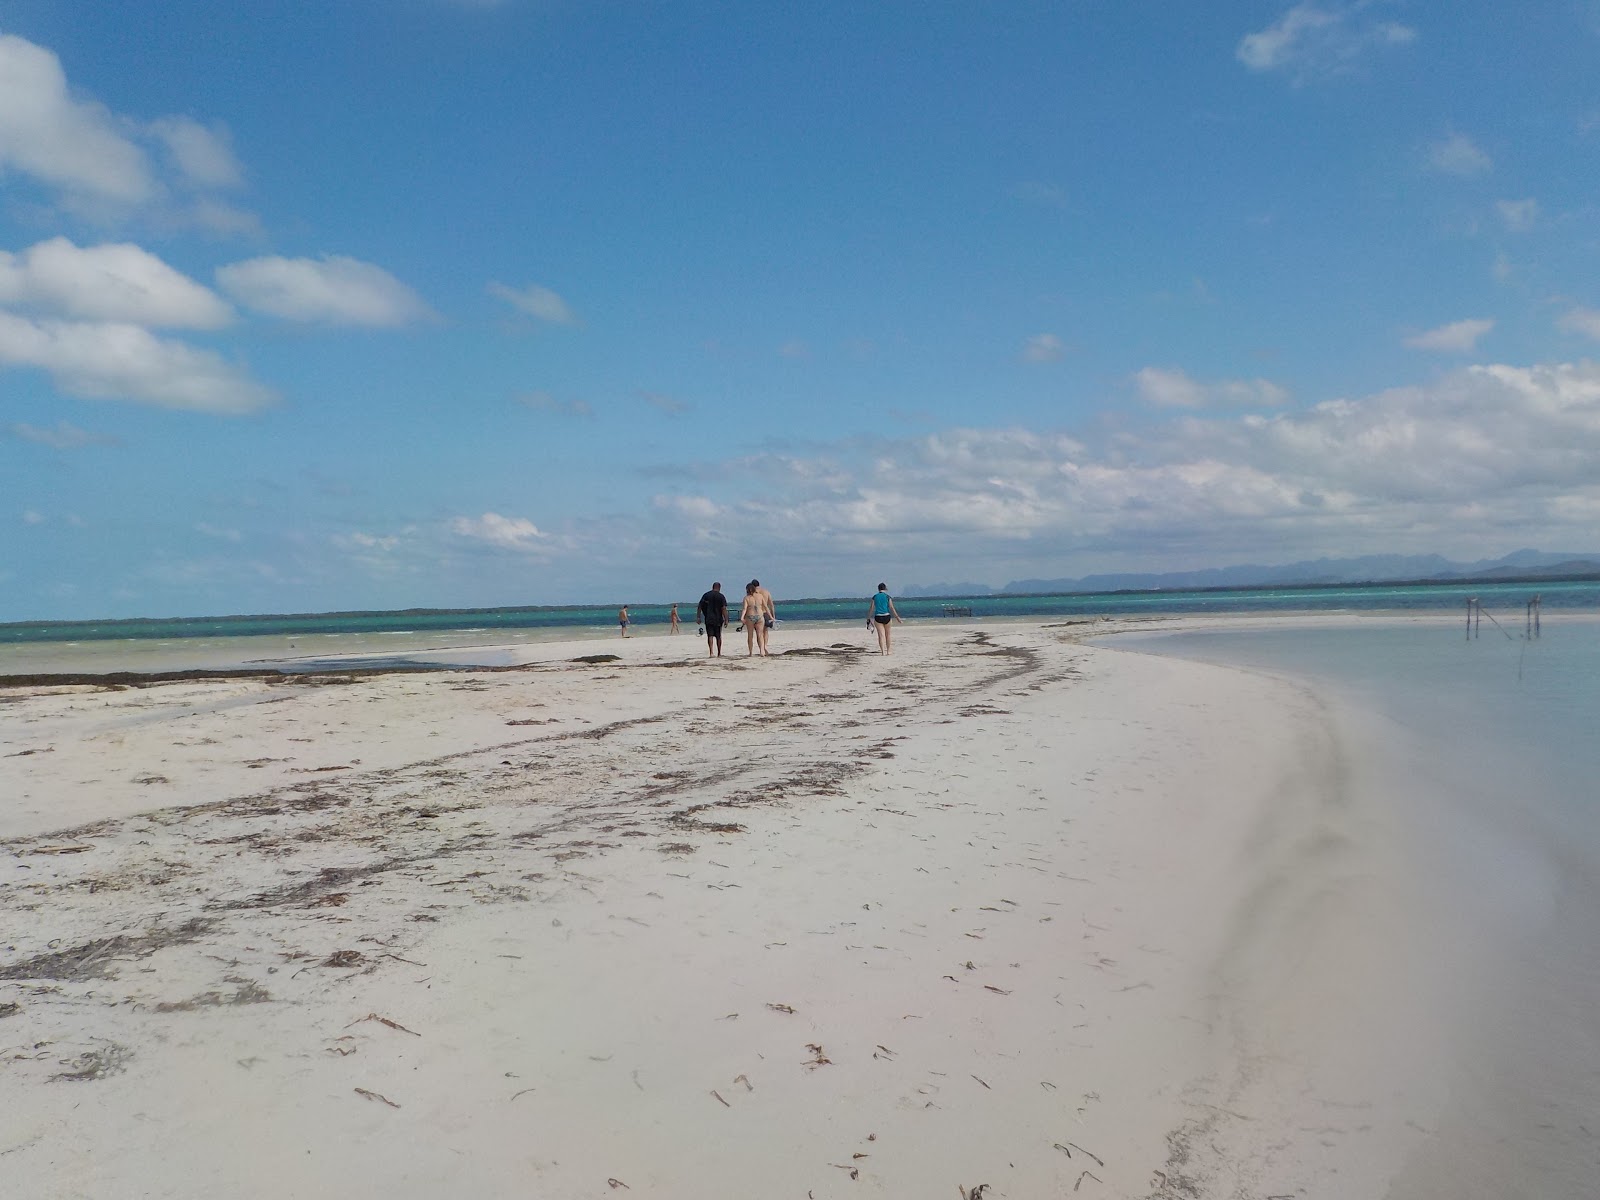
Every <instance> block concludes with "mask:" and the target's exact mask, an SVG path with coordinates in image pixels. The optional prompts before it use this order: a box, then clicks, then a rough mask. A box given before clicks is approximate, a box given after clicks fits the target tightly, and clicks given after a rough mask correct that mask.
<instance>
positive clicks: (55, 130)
mask: <svg viewBox="0 0 1600 1200" xmlns="http://www.w3.org/2000/svg"><path fill="white" fill-rule="evenodd" d="M0 170H13V171H18V172H21V173H22V174H24V175H29V176H32V177H33V178H35V179H38V180H40V181H41V182H43V183H46V184H48V185H50V186H51V187H55V188H60V189H61V190H63V191H66V192H68V193H75V194H79V195H84V196H88V197H92V198H95V199H99V200H109V201H115V202H118V203H123V204H139V203H143V202H145V201H148V200H150V199H151V198H153V197H154V195H155V194H156V181H155V177H154V174H153V173H152V171H151V169H150V163H149V160H148V158H147V156H146V155H145V152H144V151H143V150H142V149H141V148H140V147H139V146H138V145H137V144H136V143H134V142H133V141H131V140H130V139H129V138H128V137H126V136H125V135H124V133H123V132H122V131H121V129H119V127H118V122H117V120H116V118H115V117H114V116H112V114H111V113H109V112H108V111H106V109H104V108H103V107H101V106H100V105H98V104H94V103H92V102H89V101H84V100H78V99H75V98H74V97H73V96H72V95H71V94H70V93H69V92H68V90H67V77H66V72H64V71H63V70H62V69H61V60H60V59H58V58H57V57H56V56H55V55H54V54H53V53H51V52H50V51H49V50H46V49H45V48H44V47H43V46H36V45H34V44H33V43H32V42H29V41H25V40H23V39H22V38H19V37H14V36H10V35H0Z"/></svg>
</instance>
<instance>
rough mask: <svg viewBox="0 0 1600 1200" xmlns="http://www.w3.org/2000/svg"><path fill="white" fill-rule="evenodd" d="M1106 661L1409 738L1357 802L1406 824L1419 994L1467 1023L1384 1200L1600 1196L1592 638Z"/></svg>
mask: <svg viewBox="0 0 1600 1200" xmlns="http://www.w3.org/2000/svg"><path fill="white" fill-rule="evenodd" d="M1106 644H1108V645H1111V646H1114V647H1116V648H1119V649H1137V650H1140V651H1146V652H1154V653H1160V654H1163V655H1173V656H1177V657H1183V658H1191V659H1196V660H1200V661H1206V662H1213V663H1219V664H1223V665H1232V666H1242V667H1246V668H1249V669H1254V670H1261V671H1266V672H1269V673H1272V674H1277V675H1284V676H1289V677H1292V678H1295V679H1298V680H1302V681H1306V682H1309V683H1310V684H1311V685H1312V686H1313V688H1314V689H1315V690H1317V691H1318V692H1320V693H1322V694H1323V695H1326V696H1329V697H1330V698H1333V699H1334V700H1335V701H1336V702H1337V703H1338V704H1341V705H1347V706H1352V708H1353V709H1354V710H1355V711H1359V712H1361V713H1364V714H1368V715H1369V716H1370V717H1372V718H1374V719H1375V720H1376V721H1378V722H1382V723H1384V724H1386V725H1388V726H1389V727H1391V728H1393V729H1396V730H1398V731H1400V732H1401V733H1402V734H1403V737H1402V738H1401V739H1400V742H1399V743H1398V744H1399V745H1402V746H1404V747H1405V748H1406V754H1405V761H1403V762H1400V763H1398V764H1389V765H1387V766H1386V768H1385V772H1386V773H1385V774H1383V775H1381V776H1380V778H1382V779H1383V780H1385V781H1386V782H1385V783H1383V785H1382V786H1381V788H1380V794H1378V795H1374V796H1370V797H1367V798H1366V799H1367V800H1369V801H1371V802H1374V803H1378V804H1382V805H1384V806H1386V808H1387V810H1388V811H1389V812H1391V813H1393V814H1394V815H1396V816H1397V817H1398V818H1399V827H1401V828H1403V829H1405V830H1406V831H1407V840H1408V843H1409V844H1408V846H1407V848H1406V857H1405V859H1404V861H1405V862H1406V863H1407V869H1408V870H1409V871H1411V872H1414V873H1415V876H1416V880H1417V882H1418V883H1419V885H1420V889H1421V892H1422V893H1423V894H1426V895H1427V896H1429V897H1431V905H1432V908H1433V911H1432V912H1431V913H1430V914H1429V915H1428V917H1427V918H1426V920H1427V922H1428V928H1429V929H1430V931H1431V934H1432V936H1433V941H1432V943H1431V944H1430V945H1428V946H1427V947H1426V948H1425V949H1424V951H1423V954H1422V957H1423V959H1425V961H1419V962H1417V963H1416V964H1415V966H1416V972H1417V974H1416V976H1415V979H1416V980H1421V979H1423V978H1424V977H1425V976H1428V975H1430V974H1431V975H1432V977H1433V979H1434V981H1435V982H1437V981H1438V980H1439V979H1444V980H1446V981H1447V982H1448V984H1449V986H1450V987H1453V988H1455V989H1457V991H1458V993H1462V994H1458V995H1457V996H1456V997H1455V998H1454V1000H1453V1001H1452V1002H1453V1003H1459V1007H1460V1009H1461V1010H1462V1011H1463V1012H1466V1013H1467V1014H1469V1015H1468V1017H1467V1018H1466V1019H1465V1020H1464V1021H1462V1023H1461V1026H1460V1028H1459V1030H1458V1031H1456V1033H1455V1034H1454V1035H1453V1044H1452V1045H1451V1047H1450V1050H1449V1053H1448V1056H1447V1057H1448V1061H1444V1060H1443V1059H1441V1060H1440V1061H1438V1062H1437V1063H1435V1064H1434V1066H1435V1069H1437V1070H1438V1072H1439V1074H1440V1078H1441V1079H1442V1080H1443V1079H1448V1086H1447V1087H1446V1088H1444V1089H1443V1090H1445V1091H1446V1092H1447V1093H1448V1096H1449V1099H1448V1101H1447V1102H1446V1103H1445V1104H1444V1105H1443V1107H1442V1109H1441V1111H1440V1112H1439V1113H1438V1114H1437V1120H1436V1123H1435V1124H1434V1125H1433V1126H1432V1127H1431V1128H1429V1130H1428V1131H1427V1136H1426V1138H1424V1139H1423V1140H1422V1141H1421V1142H1420V1143H1419V1144H1418V1146H1417V1147H1416V1148H1415V1149H1414V1150H1413V1151H1412V1152H1411V1153H1410V1154H1409V1157H1408V1159H1407V1161H1406V1162H1405V1164H1404V1166H1403V1167H1402V1169H1401V1170H1400V1171H1399V1172H1398V1173H1397V1174H1396V1175H1395V1176H1394V1177H1393V1179H1392V1182H1391V1189H1390V1190H1389V1191H1388V1192H1387V1193H1386V1194H1387V1195H1388V1196H1389V1197H1391V1198H1392V1200H1445V1198H1446V1197H1448V1198H1449V1200H1461V1198H1472V1197H1483V1198H1484V1200H1489V1198H1491V1197H1493V1198H1496V1200H1502V1198H1506V1197H1520V1196H1527V1197H1539V1198H1541V1200H1545V1198H1551V1200H1554V1198H1564V1197H1573V1198H1577V1197H1591V1196H1594V1195H1597V1194H1600V1183H1597V1180H1600V795H1597V793H1600V738H1597V737H1596V729H1597V728H1600V621H1596V620H1593V619H1588V618H1578V617H1575V616H1568V617H1564V618H1562V619H1559V620H1550V619H1546V620H1545V621H1544V622H1543V628H1542V633H1541V636H1539V637H1537V638H1530V637H1528V636H1526V633H1525V629H1524V627H1523V626H1522V624H1521V623H1517V624H1514V625H1508V626H1507V627H1506V628H1503V629H1502V628H1499V627H1495V626H1492V625H1491V623H1490V622H1487V621H1486V622H1484V623H1483V625H1482V626H1481V627H1480V629H1479V631H1478V636H1477V637H1475V638H1472V639H1468V638H1467V637H1465V636H1464V630H1463V627H1462V624H1461V622H1460V621H1459V620H1446V619H1445V618H1443V617H1441V618H1440V619H1439V620H1438V621H1437V622H1416V621H1412V622H1408V623H1404V624H1399V623H1397V624H1393V625H1387V626H1384V625H1369V624H1363V625H1361V626H1360V627H1354V628H1294V629H1290V628H1271V627H1262V628H1251V629H1233V630H1196V631H1188V632H1181V633H1173V634H1163V635H1144V634H1130V635H1127V636H1124V637H1116V638H1113V639H1108V640H1107V642H1106ZM1358 746H1359V742H1358ZM1358 752H1359V750H1358ZM1469 962H1470V964H1471V967H1470V969H1466V968H1464V966H1463V964H1466V963H1469ZM1404 983H1405V981H1404V980H1385V981H1375V986H1401V985H1404Z"/></svg>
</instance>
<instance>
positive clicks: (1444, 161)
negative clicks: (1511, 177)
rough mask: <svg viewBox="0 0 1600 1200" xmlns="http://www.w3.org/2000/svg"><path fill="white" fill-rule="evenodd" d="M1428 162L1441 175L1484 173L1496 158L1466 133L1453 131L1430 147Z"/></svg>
mask: <svg viewBox="0 0 1600 1200" xmlns="http://www.w3.org/2000/svg"><path fill="white" fill-rule="evenodd" d="M1426 162H1427V165H1428V169H1429V170H1430V171H1436V172H1438V173H1439V174H1441V175H1461V176H1467V175H1482V174H1483V173H1484V172H1485V171H1488V170H1490V169H1492V168H1493V167H1494V160H1493V159H1492V158H1490V157H1489V156H1488V155H1487V154H1486V153H1484V151H1483V150H1481V149H1480V148H1479V147H1478V144H1477V143H1476V142H1474V141H1473V140H1472V139H1471V138H1469V137H1468V136H1467V135H1466V134H1464V133H1452V134H1450V136H1448V137H1445V138H1441V139H1440V140H1439V141H1437V142H1434V143H1433V144H1432V145H1431V146H1429V147H1428V151H1427V156H1426Z"/></svg>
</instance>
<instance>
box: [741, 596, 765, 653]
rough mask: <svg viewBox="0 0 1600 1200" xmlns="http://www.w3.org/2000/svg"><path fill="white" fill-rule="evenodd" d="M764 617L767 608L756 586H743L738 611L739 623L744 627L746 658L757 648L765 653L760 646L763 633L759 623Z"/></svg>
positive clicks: (763, 648) (763, 647)
mask: <svg viewBox="0 0 1600 1200" xmlns="http://www.w3.org/2000/svg"><path fill="white" fill-rule="evenodd" d="M766 615H767V606H766V605H765V604H763V603H762V601H761V594H760V593H759V592H758V591H756V585H755V584H753V583H747V584H745V585H744V604H743V606H742V607H741V608H740V609H739V621H740V623H741V624H743V625H744V640H745V652H744V656H745V657H746V658H749V657H750V656H751V655H752V654H754V653H756V650H757V649H758V648H759V649H760V651H761V653H762V654H765V653H766V652H767V648H766V646H764V645H762V642H763V641H764V640H765V639H764V638H762V636H761V634H762V633H763V632H764V631H763V630H762V628H761V621H762V618H763V617H765V616H766Z"/></svg>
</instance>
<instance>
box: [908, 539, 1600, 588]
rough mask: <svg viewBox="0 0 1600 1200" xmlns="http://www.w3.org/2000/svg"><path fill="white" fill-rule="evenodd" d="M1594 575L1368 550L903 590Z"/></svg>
mask: <svg viewBox="0 0 1600 1200" xmlns="http://www.w3.org/2000/svg"><path fill="white" fill-rule="evenodd" d="M1529 577H1533V578H1539V579H1566V578H1574V579H1578V578H1600V551H1597V552H1593V553H1587V554H1586V553H1570V552H1569V553H1560V554H1553V553H1547V552H1545V551H1542V550H1515V551H1513V552H1512V553H1510V554H1507V555H1504V556H1503V557H1501V558H1493V559H1480V560H1478V561H1477V562H1454V561H1452V560H1450V559H1448V558H1444V557H1442V556H1441V555H1438V554H1370V555H1366V556H1364V557H1361V558H1318V559H1312V560H1309V561H1305V562H1295V563H1285V564H1282V565H1279V566H1262V565H1258V564H1243V565H1240V566H1233V567H1210V568H1207V569H1205V570H1200V571H1165V572H1129V573H1121V574H1104V575H1084V576H1080V577H1079V578H1076V579H1013V580H1012V581H1011V582H1010V583H1007V584H1006V585H1005V586H1004V587H1000V588H991V587H988V586H987V585H984V584H973V583H959V584H957V583H939V584H931V585H927V586H924V587H907V588H905V589H904V591H903V593H902V594H903V595H906V596H988V595H995V594H1008V593H1009V594H1012V595H1018V594H1025V593H1039V592H1121V591H1187V590H1189V589H1192V588H1230V587H1295V586H1300V587H1309V586H1315V585H1318V584H1325V585H1337V584H1346V583H1390V582H1396V581H1401V580H1406V581H1410V580H1438V581H1447V580H1470V579H1483V580H1495V579H1523V578H1529Z"/></svg>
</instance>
